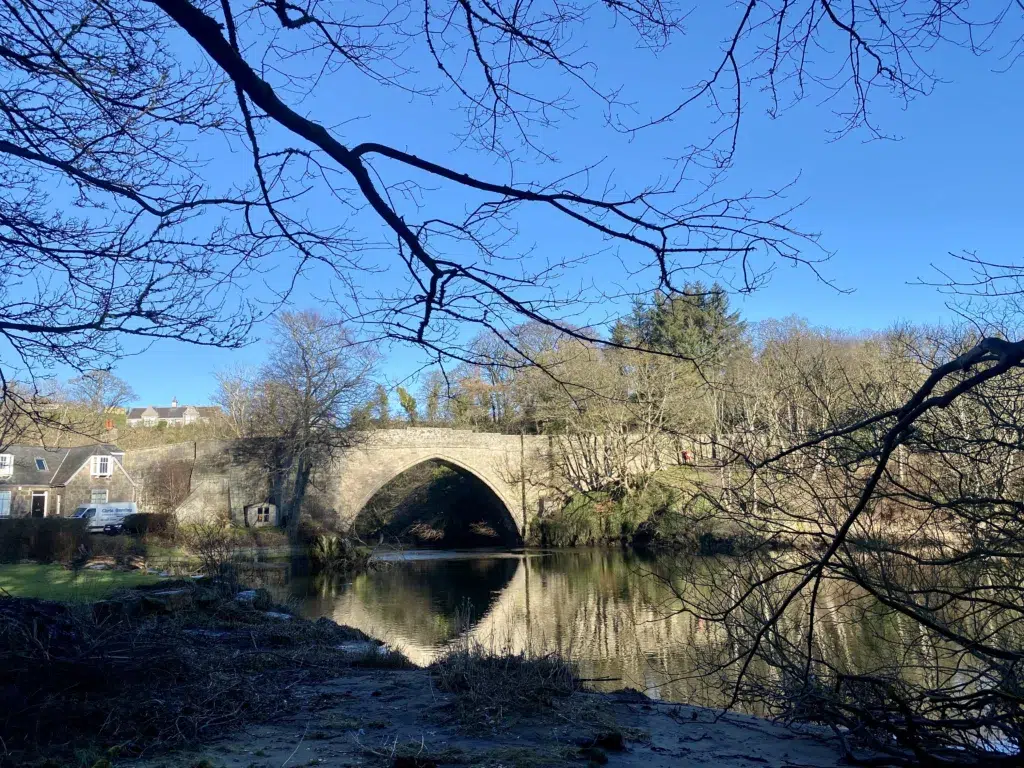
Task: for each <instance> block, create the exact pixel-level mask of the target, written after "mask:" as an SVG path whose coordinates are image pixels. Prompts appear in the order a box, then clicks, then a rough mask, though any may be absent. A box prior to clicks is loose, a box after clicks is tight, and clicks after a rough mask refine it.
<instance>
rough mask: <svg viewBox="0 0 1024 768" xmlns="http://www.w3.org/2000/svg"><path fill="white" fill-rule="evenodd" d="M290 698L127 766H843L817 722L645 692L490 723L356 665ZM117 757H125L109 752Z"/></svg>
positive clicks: (432, 681) (447, 699) (389, 674)
mask: <svg viewBox="0 0 1024 768" xmlns="http://www.w3.org/2000/svg"><path fill="white" fill-rule="evenodd" d="M286 695H287V697H288V699H289V701H290V702H292V703H294V704H295V705H296V706H294V707H292V708H290V709H289V711H287V712H282V713H281V714H280V715H279V716H278V717H275V718H274V719H273V720H272V721H270V722H263V723H251V724H249V725H246V726H245V727H242V728H239V729H237V730H234V731H233V732H231V733H228V734H225V735H224V737H222V738H219V739H217V740H214V741H210V742H208V743H205V744H200V745H196V746H194V747H190V748H188V749H183V750H180V751H177V752H175V753H171V754H164V755H161V756H156V757H153V758H148V759H144V760H138V761H134V762H132V761H127V762H124V763H123V764H124V765H131V766H134V768H198V767H201V768H271V766H273V768H297V767H298V766H316V765H323V766H332V767H333V766H368V767H373V766H380V767H381V768H435V767H440V766H482V767H486V768H546V767H547V766H552V767H554V766H594V765H606V764H607V765H609V766H621V767H622V768H627V767H628V768H634V767H635V768H640V767H641V766H642V767H643V768H679V766H683V765H707V766H716V767H718V768H754V767H755V766H762V767H765V768H797V767H798V766H800V767H802V768H810V767H811V766H814V767H815V768H829V767H830V766H840V765H845V763H843V762H842V760H841V757H842V756H841V752H840V750H839V746H838V744H837V743H836V742H835V741H834V740H830V739H828V738H826V737H825V736H824V734H823V733H821V732H816V731H807V732H804V733H796V732H794V731H791V730H789V729H787V728H784V727H782V726H780V725H775V724H772V723H770V722H768V721H765V720H760V719H758V718H755V717H749V716H745V715H727V716H724V717H720V718H719V717H718V714H719V713H717V712H715V711H713V710H707V709H701V708H694V707H687V706H681V705H671V706H666V705H664V704H659V703H657V702H654V701H651V700H650V699H647V698H645V697H644V696H643V695H641V694H639V693H636V692H632V691H622V692H619V693H613V694H602V693H593V692H587V691H579V692H576V693H574V694H573V695H572V696H571V697H569V698H567V699H565V700H560V701H556V702H554V703H553V704H552V705H550V706H548V705H545V703H543V702H538V706H537V708H536V711H534V712H533V713H530V714H522V715H518V716H509V717H506V718H504V720H505V721H504V722H502V723H492V724H491V725H490V726H487V727H485V726H481V725H476V726H466V725H464V724H462V723H460V722H459V720H458V718H456V717H454V716H453V709H454V708H455V707H457V703H456V699H457V696H458V695H457V694H451V693H445V692H443V691H440V690H438V687H437V684H436V678H435V676H434V675H433V673H432V672H431V670H429V669H410V670H370V669H354V670H350V671H346V672H345V673H344V674H339V675H336V676H333V677H331V678H330V679H325V680H321V681H318V682H316V683H314V684H312V685H301V686H296V687H294V688H291V689H290V690H288V691H287V694H286ZM115 765H122V763H121V762H116V763H115Z"/></svg>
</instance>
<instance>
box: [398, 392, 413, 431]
mask: <svg viewBox="0 0 1024 768" xmlns="http://www.w3.org/2000/svg"><path fill="white" fill-rule="evenodd" d="M398 404H399V405H401V406H402V410H403V411H405V416H406V418H407V419H408V420H409V423H410V424H415V423H416V398H415V397H413V396H412V395H410V394H409V390H407V389H406V388H405V387H399V388H398Z"/></svg>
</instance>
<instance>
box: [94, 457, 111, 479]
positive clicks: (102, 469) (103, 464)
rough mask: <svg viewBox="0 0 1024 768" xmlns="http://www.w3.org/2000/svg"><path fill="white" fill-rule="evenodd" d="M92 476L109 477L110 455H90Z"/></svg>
mask: <svg viewBox="0 0 1024 768" xmlns="http://www.w3.org/2000/svg"><path fill="white" fill-rule="evenodd" d="M92 476H93V477H110V457H109V456H93V457H92Z"/></svg>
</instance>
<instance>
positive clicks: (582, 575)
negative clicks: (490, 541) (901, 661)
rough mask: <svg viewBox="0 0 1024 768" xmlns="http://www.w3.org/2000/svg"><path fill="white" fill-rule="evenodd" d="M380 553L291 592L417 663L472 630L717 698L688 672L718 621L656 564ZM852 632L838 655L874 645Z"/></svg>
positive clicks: (619, 677) (613, 681)
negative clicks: (362, 565) (692, 609)
mask: <svg viewBox="0 0 1024 768" xmlns="http://www.w3.org/2000/svg"><path fill="white" fill-rule="evenodd" d="M381 560H382V562H381V567H380V568H377V569H375V570H371V571H370V572H368V573H364V574H361V575H359V576H357V577H355V578H353V579H351V580H349V581H336V580H335V581H332V580H329V579H313V580H307V581H303V580H296V581H293V583H292V585H291V590H292V597H293V600H298V602H299V604H300V606H301V612H302V613H303V614H304V615H306V616H308V617H311V618H316V617H320V616H327V617H329V618H331V619H333V620H335V621H337V622H338V623H341V624H348V625H350V626H355V627H358V628H359V629H362V630H363V631H365V632H367V633H368V634H370V635H373V636H375V637H379V638H381V639H383V640H385V641H387V642H388V643H389V644H390V645H392V646H394V647H396V648H398V649H400V650H402V651H403V652H404V653H405V654H406V655H407V656H408V657H409V658H410V659H411V660H412V661H413V662H415V663H416V664H420V665H426V664H429V663H430V662H431V661H432V660H433V659H434V658H435V657H436V656H437V655H438V654H439V653H440V652H442V651H443V650H444V649H445V648H446V646H448V645H449V644H450V643H452V642H453V641H454V640H456V639H457V638H459V637H460V636H465V635H466V634H468V635H469V637H470V638H471V639H473V640H475V641H478V642H480V643H482V644H483V645H485V646H486V647H489V648H493V649H495V650H498V651H513V652H519V651H523V650H530V651H532V652H536V653H547V652H557V653H560V654H564V655H565V656H567V657H569V658H571V659H573V660H574V661H575V662H576V663H577V664H578V666H579V668H580V672H581V674H582V676H583V677H584V678H587V679H589V680H590V681H591V683H590V684H591V685H592V686H593V687H596V688H598V689H602V688H603V689H617V688H622V687H627V686H628V687H631V688H636V689H638V690H641V691H644V692H645V693H646V694H647V695H648V696H651V697H653V698H660V699H664V700H670V701H683V702H689V703H694V704H704V705H711V706H714V705H716V704H720V703H722V694H721V690H722V688H721V683H720V681H719V682H718V684H717V685H716V682H715V681H708V680H703V679H701V678H699V677H698V676H697V675H696V674H695V670H696V669H697V667H698V665H697V658H698V656H699V654H700V652H701V650H702V649H703V648H707V647H709V646H710V644H712V643H714V642H715V640H716V639H721V632H722V630H721V628H720V627H719V626H717V625H709V624H708V623H707V622H705V621H702V620H701V619H699V618H695V617H694V616H692V615H690V614H687V613H681V612H678V611H677V610H675V609H677V608H678V603H677V602H676V601H675V600H674V599H673V597H672V594H671V592H670V591H669V590H668V589H667V588H666V587H665V586H664V585H663V584H662V583H661V582H659V581H658V580H657V579H655V578H653V577H652V575H651V574H652V571H657V570H658V567H659V563H658V562H657V561H653V560H650V559H645V558H643V557H640V556H639V555H637V554H635V553H632V552H629V551H623V550H597V549H594V550H590V549H587V550H558V551H549V552H541V551H539V552H531V551H527V552H523V551H518V552H514V551H509V552H501V551H479V550H477V551H462V552H459V551H406V552H395V553H389V554H386V555H384V556H382V558H381ZM662 564H663V563H662ZM704 567H706V565H705V566H704ZM682 580H683V581H685V577H682ZM681 586H682V588H684V589H685V588H686V585H685V583H684V584H682V585H681ZM850 631H851V630H850V629H849V628H847V629H846V630H845V631H844V632H845V633H844V634H843V636H842V637H840V638H838V639H839V641H840V642H839V645H841V646H842V653H843V654H844V655H849V656H853V655H857V654H864V653H870V643H866V642H865V641H864V640H862V639H860V638H858V637H851V636H850ZM854 631H855V630H854ZM755 714H762V713H759V712H755Z"/></svg>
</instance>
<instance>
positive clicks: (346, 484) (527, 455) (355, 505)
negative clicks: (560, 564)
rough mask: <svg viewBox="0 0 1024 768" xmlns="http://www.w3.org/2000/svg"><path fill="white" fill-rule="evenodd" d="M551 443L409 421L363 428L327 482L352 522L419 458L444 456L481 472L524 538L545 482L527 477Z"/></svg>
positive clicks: (543, 462)
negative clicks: (393, 426) (407, 424)
mask: <svg viewBox="0 0 1024 768" xmlns="http://www.w3.org/2000/svg"><path fill="white" fill-rule="evenodd" d="M548 453H549V451H548V443H547V440H546V438H543V437H538V436H525V437H524V436H521V435H505V434H499V433H493V432H471V431H468V430H458V429H448V428H438V427H409V428H405V429H387V430H373V431H367V432H362V433H358V434H357V436H356V439H355V440H354V442H353V444H352V445H351V446H350V447H348V448H345V449H344V450H342V451H339V452H338V453H337V454H335V458H334V460H333V462H332V464H331V467H330V469H329V470H327V471H326V473H325V476H323V477H322V482H323V485H322V486H321V487H322V488H323V490H324V492H325V493H326V494H327V499H326V502H327V503H328V504H329V506H330V507H332V508H333V509H334V510H335V513H336V514H337V515H338V517H339V519H340V522H341V523H342V524H344V525H352V524H353V523H354V522H355V520H356V517H357V516H358V515H359V514H360V512H362V510H363V508H364V507H365V506H366V504H367V502H369V501H370V499H371V498H372V497H373V495H374V494H375V493H376V492H377V491H379V490H380V489H381V488H383V487H384V486H385V485H386V484H387V483H388V482H389V481H391V480H393V479H394V478H396V477H398V476H399V475H400V474H401V473H403V472H406V471H408V470H409V469H411V468H413V467H415V466H416V465H418V464H422V463H423V462H427V461H438V462H443V463H444V464H447V465H448V466H451V467H453V468H454V469H456V470H457V471H458V472H460V473H462V474H465V475H469V476H471V477H473V478H476V479H477V480H479V481H480V483H481V484H482V485H483V486H484V487H486V488H487V489H488V491H490V492H491V493H493V494H494V496H495V498H496V499H497V500H498V502H500V505H501V506H503V507H504V508H505V509H506V510H507V511H508V514H509V516H510V517H511V520H512V522H513V523H514V525H515V528H516V530H517V531H518V532H519V536H520V537H521V538H526V526H527V523H528V521H529V519H530V517H531V516H532V515H535V514H536V513H537V508H538V505H539V492H538V488H539V487H540V486H539V485H538V484H537V483H535V482H533V481H532V480H531V481H530V482H527V480H526V479H525V477H526V474H525V471H527V470H528V471H529V472H530V473H531V474H530V476H531V478H534V476H535V474H534V473H536V471H537V468H544V467H547V465H548V461H547V457H548Z"/></svg>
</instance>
